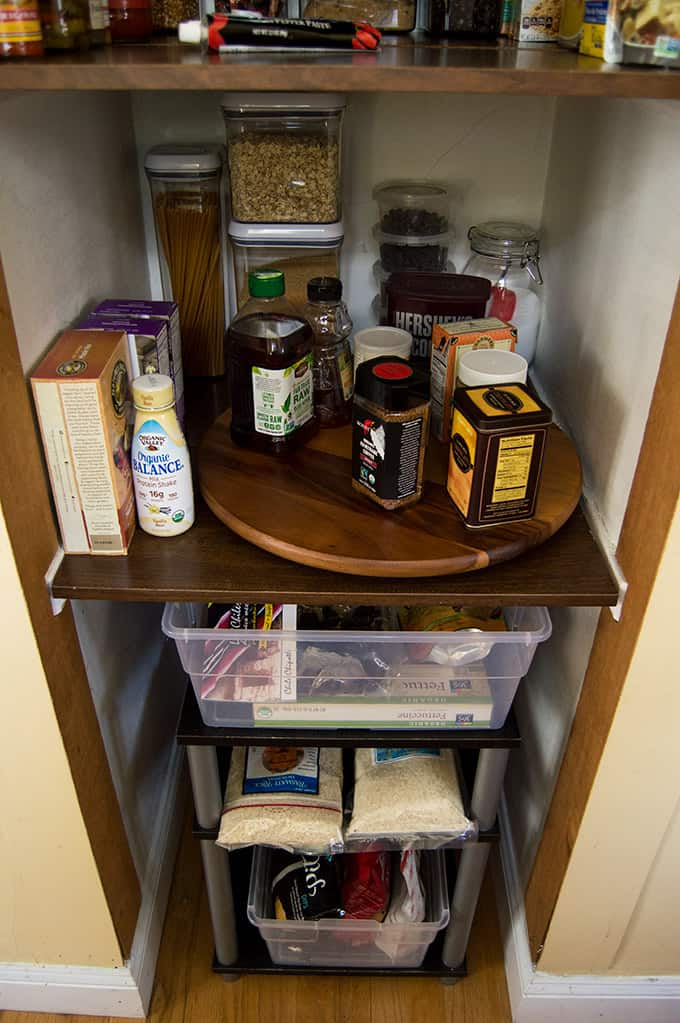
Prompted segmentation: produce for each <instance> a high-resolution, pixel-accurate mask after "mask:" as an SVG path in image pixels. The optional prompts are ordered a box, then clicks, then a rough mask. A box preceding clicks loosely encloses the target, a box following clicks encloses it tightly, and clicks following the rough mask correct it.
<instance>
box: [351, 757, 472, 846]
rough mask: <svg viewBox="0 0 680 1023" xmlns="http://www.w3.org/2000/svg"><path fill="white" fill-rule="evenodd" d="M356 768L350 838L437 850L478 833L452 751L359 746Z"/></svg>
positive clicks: (375, 843) (388, 844) (355, 761)
mask: <svg viewBox="0 0 680 1023" xmlns="http://www.w3.org/2000/svg"><path fill="white" fill-rule="evenodd" d="M354 772H355V779H354V807H353V810H352V817H351V820H350V822H349V825H348V826H347V830H346V832H345V836H346V838H347V839H353V840H355V841H358V842H364V841H365V842H366V843H367V845H371V844H373V845H385V846H388V847H390V846H391V847H394V848H404V847H407V846H412V847H419V848H428V849H435V848H437V847H439V846H442V845H445V844H447V843H449V842H452V841H455V840H458V839H468V838H472V837H474V836H475V834H476V827H475V825H474V823H473V822H472V821H470V820H469V819H468V818H467V817H466V815H465V810H464V808H463V799H462V796H461V793H460V786H459V784H458V776H457V774H456V765H455V761H454V759H453V753H452V751H451V750H445V749H442V750H440V749H358V750H356V751H355V754H354Z"/></svg>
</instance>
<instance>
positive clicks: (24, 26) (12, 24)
mask: <svg viewBox="0 0 680 1023" xmlns="http://www.w3.org/2000/svg"><path fill="white" fill-rule="evenodd" d="M44 53H45V47H44V45H43V37H42V29H41V27H40V14H39V11H38V0H35V2H31V3H25V2H24V3H21V0H0V57H42V56H43V55H44Z"/></svg>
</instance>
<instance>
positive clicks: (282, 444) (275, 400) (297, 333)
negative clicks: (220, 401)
mask: <svg viewBox="0 0 680 1023" xmlns="http://www.w3.org/2000/svg"><path fill="white" fill-rule="evenodd" d="M248 290H249V292H250V299H249V301H248V302H246V304H245V305H244V306H243V307H242V309H241V310H240V311H239V313H238V314H237V315H236V316H235V317H234V319H233V320H232V321H231V325H230V327H229V332H228V335H227V351H228V354H227V359H228V366H229V383H230V388H231V396H232V417H231V437H232V440H233V441H234V443H235V444H239V445H241V446H243V447H248V448H255V449H257V450H258V451H263V452H266V453H268V454H272V455H285V454H287V453H289V452H290V451H292V450H294V449H295V448H296V447H299V446H300V445H301V444H304V443H305V442H306V441H308V440H310V438H311V437H313V436H314V434H315V433H316V431H317V426H318V424H317V419H316V416H315V414H314V382H313V376H312V367H313V362H314V359H313V353H312V344H313V340H314V335H313V334H312V330H311V327H310V326H309V324H308V323H307V321H306V320H303V319H302V318H301V317H300V316H298V314H297V313H296V311H295V309H294V308H293V306H292V305H291V304H290V303H289V302H288V300H287V299H286V298H285V279H284V276H283V273H282V272H281V271H280V270H255V271H253V272H252V273H250V274H248Z"/></svg>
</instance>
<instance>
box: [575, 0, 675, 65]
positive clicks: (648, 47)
mask: <svg viewBox="0 0 680 1023" xmlns="http://www.w3.org/2000/svg"><path fill="white" fill-rule="evenodd" d="M586 6H587V5H586ZM603 53H604V59H605V60H606V61H607V63H609V64H619V63H623V64H654V65H657V66H660V67H674V68H680V0H610V2H609V8H608V12H607V20H606V25H605V33H604V50H603Z"/></svg>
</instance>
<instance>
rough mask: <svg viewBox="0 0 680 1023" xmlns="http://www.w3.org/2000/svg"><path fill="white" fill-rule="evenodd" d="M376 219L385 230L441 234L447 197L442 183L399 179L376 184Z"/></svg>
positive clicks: (446, 216) (446, 214)
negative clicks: (390, 182) (392, 182)
mask: <svg viewBox="0 0 680 1023" xmlns="http://www.w3.org/2000/svg"><path fill="white" fill-rule="evenodd" d="M373 198H374V199H375V201H376V202H377V204H378V210H379V218H378V223H379V225H380V229H381V230H382V231H387V232H388V234H415V235H421V234H443V233H444V232H445V231H448V229H449V208H450V206H451V199H450V197H449V191H448V189H447V188H445V187H444V185H435V184H434V183H433V182H431V181H401V182H395V183H394V184H384V185H376V187H375V188H374V189H373Z"/></svg>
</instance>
